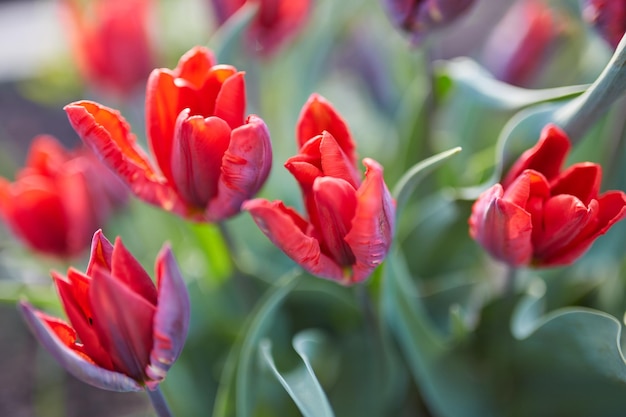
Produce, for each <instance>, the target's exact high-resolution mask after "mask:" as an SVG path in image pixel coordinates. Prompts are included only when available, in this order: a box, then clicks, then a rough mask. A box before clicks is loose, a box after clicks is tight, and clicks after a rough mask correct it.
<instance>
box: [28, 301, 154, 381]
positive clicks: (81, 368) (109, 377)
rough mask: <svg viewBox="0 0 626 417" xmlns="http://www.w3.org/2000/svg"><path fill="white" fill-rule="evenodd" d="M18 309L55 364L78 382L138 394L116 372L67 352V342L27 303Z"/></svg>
mask: <svg viewBox="0 0 626 417" xmlns="http://www.w3.org/2000/svg"><path fill="white" fill-rule="evenodd" d="M19 309H20V311H21V312H22V315H23V316H24V319H25V320H26V322H27V323H28V326H29V327H30V329H31V331H32V332H33V334H34V335H35V337H36V338H37V340H38V341H39V342H40V343H41V344H42V345H43V346H44V347H45V348H46V350H47V351H48V352H50V354H51V355H52V356H54V358H55V359H56V360H57V361H58V362H59V364H60V365H61V366H62V367H63V368H64V369H65V370H67V371H68V372H69V373H70V374H72V375H74V376H75V377H76V378H78V379H80V380H81V381H83V382H85V383H87V384H89V385H92V386H94V387H97V388H101V389H105V390H109V391H119V392H127V391H141V390H142V387H141V386H140V385H139V384H138V383H137V382H136V381H134V380H133V379H131V378H129V377H127V376H126V375H123V374H121V373H119V372H113V371H108V370H106V369H104V368H101V367H99V366H97V365H94V364H93V363H91V362H90V361H89V360H87V359H86V358H85V357H84V356H82V355H80V354H79V353H78V352H76V351H75V350H73V349H71V348H70V347H69V346H68V344H67V342H68V340H67V339H66V340H62V339H61V337H60V336H59V334H57V333H55V332H54V331H53V330H52V329H51V327H50V325H48V324H47V323H46V320H45V318H44V317H45V315H43V313H40V312H38V311H37V310H35V309H34V308H33V307H32V306H31V305H30V304H29V303H27V302H25V301H21V302H20V304H19Z"/></svg>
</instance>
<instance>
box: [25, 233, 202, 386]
mask: <svg viewBox="0 0 626 417" xmlns="http://www.w3.org/2000/svg"><path fill="white" fill-rule="evenodd" d="M155 269H156V279H157V285H156V286H155V285H154V283H153V282H152V280H151V279H150V277H149V276H148V274H147V273H146V271H145V270H144V269H143V268H142V267H141V265H140V264H139V262H138V261H137V260H136V259H135V258H134V257H133V255H132V254H131V253H130V252H128V250H127V249H126V248H125V247H124V245H123V244H122V241H121V239H119V238H117V239H116V241H115V244H114V245H112V244H111V243H110V242H109V241H108V240H107V239H106V238H105V237H104V235H103V234H102V232H101V231H97V232H96V233H95V234H94V237H93V241H92V246H91V257H90V259H89V264H88V266H87V271H86V272H85V273H82V272H79V271H77V270H76V269H74V268H70V269H69V270H68V273H67V276H62V275H60V274H58V273H56V272H53V273H52V277H53V279H54V283H55V285H56V288H57V291H58V293H59V296H60V298H61V301H62V304H63V307H64V309H65V313H66V314H67V317H68V319H69V322H70V323H69V324H68V323H66V322H65V321H63V320H61V319H58V318H55V317H52V316H49V315H47V314H46V313H43V312H41V311H38V310H36V309H35V308H33V307H32V306H31V305H30V304H29V303H28V302H25V301H24V302H22V303H21V304H20V308H21V311H22V313H23V315H24V318H25V319H26V321H27V323H28V325H29V326H30V328H31V330H32V331H33V333H34V334H35V337H36V338H37V339H38V340H39V342H40V343H41V344H42V345H43V346H44V347H45V348H46V349H47V350H48V351H49V352H50V353H51V354H52V355H53V356H54V357H55V359H56V360H57V361H59V363H60V364H61V365H62V366H63V367H64V368H65V369H66V370H67V371H68V372H69V373H71V374H72V375H74V376H75V377H76V378H78V379H80V380H81V381H83V382H85V383H87V384H90V385H93V386H95V387H98V388H102V389H106V390H111V391H139V390H141V389H144V388H145V387H147V388H148V389H151V390H152V389H156V387H157V385H158V384H159V383H160V382H161V381H162V380H163V379H164V378H165V376H166V374H167V371H168V370H169V368H170V367H171V366H172V365H173V363H174V362H175V361H176V359H177V358H178V356H179V355H180V353H181V351H182V348H183V345H184V343H185V339H186V337H187V330H188V328H189V315H190V305H189V295H188V293H187V289H186V287H185V282H184V281H183V278H182V276H181V274H180V271H179V269H178V266H177V264H176V261H175V259H174V256H173V254H172V251H171V249H170V248H169V247H168V246H165V247H164V248H163V249H162V250H161V252H160V253H159V255H158V256H157V260H156V265H155Z"/></svg>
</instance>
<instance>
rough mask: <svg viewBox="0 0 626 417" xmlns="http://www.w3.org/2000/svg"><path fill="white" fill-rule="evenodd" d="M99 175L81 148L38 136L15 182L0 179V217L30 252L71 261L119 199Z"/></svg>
mask: <svg viewBox="0 0 626 417" xmlns="http://www.w3.org/2000/svg"><path fill="white" fill-rule="evenodd" d="M104 170H106V168H105V167H104V166H102V165H101V163H100V162H99V161H97V160H95V157H94V155H92V154H91V152H90V151H88V150H87V149H82V150H80V151H74V152H69V151H66V150H65V149H64V148H63V147H62V146H61V144H60V143H59V142H58V141H57V140H56V139H55V138H53V137H52V136H47V135H41V136H38V137H36V138H35V139H34V140H33V143H32V145H31V148H30V150H29V154H28V157H27V160H26V166H25V167H24V168H23V169H22V170H21V171H19V172H18V173H17V176H16V180H15V181H14V182H12V183H11V182H9V181H8V180H6V179H4V178H0V215H1V216H2V218H3V219H4V220H5V222H6V223H7V224H8V225H9V227H10V228H11V230H12V231H13V233H15V235H16V236H17V237H19V238H20V239H21V240H22V241H24V243H26V244H27V245H28V246H29V247H30V248H31V249H33V250H36V251H39V252H42V253H45V254H48V255H53V256H59V257H70V256H76V255H78V254H80V253H81V252H82V251H84V250H85V249H87V248H88V246H89V241H90V238H91V235H92V234H93V232H94V230H96V229H98V228H99V227H101V226H103V223H104V222H105V221H106V219H107V218H108V217H109V215H110V213H111V211H112V209H113V208H114V207H115V206H116V205H118V204H120V203H121V202H123V201H124V200H125V194H126V193H125V192H124V191H123V190H122V191H120V186H121V184H120V183H119V181H118V180H117V178H114V177H112V176H111V175H110V174H109V173H108V172H104V173H103V171H104ZM122 187H123V186H122Z"/></svg>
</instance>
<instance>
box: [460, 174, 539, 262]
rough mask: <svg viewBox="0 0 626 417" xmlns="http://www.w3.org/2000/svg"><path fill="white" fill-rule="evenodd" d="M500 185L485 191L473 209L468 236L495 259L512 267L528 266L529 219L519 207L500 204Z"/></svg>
mask: <svg viewBox="0 0 626 417" xmlns="http://www.w3.org/2000/svg"><path fill="white" fill-rule="evenodd" d="M502 196H503V190H502V186H501V185H500V184H495V185H494V186H493V187H491V188H490V189H488V190H487V191H485V192H484V193H483V194H481V195H480V196H479V197H478V200H476V202H475V203H474V206H473V207H472V215H471V217H470V221H469V223H470V234H471V236H472V237H473V238H474V239H475V240H476V241H477V242H478V243H480V245H481V246H482V247H483V248H485V250H486V251H487V252H489V253H490V254H491V255H492V256H493V257H494V258H496V259H498V260H500V261H503V262H506V263H507V264H509V265H511V266H522V265H526V264H528V263H529V262H530V260H531V259H532V255H533V247H532V244H531V233H532V229H533V226H532V219H531V216H530V214H529V213H528V212H527V211H526V210H524V209H523V208H522V207H520V206H518V205H516V204H513V203H511V202H509V201H506V200H503V199H502Z"/></svg>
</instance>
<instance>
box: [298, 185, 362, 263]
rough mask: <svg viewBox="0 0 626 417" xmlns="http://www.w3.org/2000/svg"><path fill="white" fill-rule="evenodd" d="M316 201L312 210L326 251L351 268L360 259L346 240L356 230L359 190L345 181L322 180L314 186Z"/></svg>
mask: <svg viewBox="0 0 626 417" xmlns="http://www.w3.org/2000/svg"><path fill="white" fill-rule="evenodd" d="M313 200H314V201H315V204H313V205H312V206H313V207H312V208H313V209H314V210H315V218H316V219H317V221H318V223H316V224H315V228H316V230H317V234H318V236H320V246H321V248H322V251H323V252H324V253H326V254H327V255H329V256H330V257H331V258H332V259H333V260H334V261H335V262H336V263H337V264H339V265H341V266H343V267H347V266H351V265H352V264H354V262H355V261H356V259H355V257H354V254H353V253H352V249H350V246H349V245H348V243H347V242H346V241H345V240H344V237H345V236H346V235H347V234H348V232H349V231H350V229H351V228H352V219H353V218H354V214H355V211H356V206H357V197H356V189H355V188H354V187H353V186H352V185H350V184H349V183H348V182H346V181H344V180H342V179H339V178H332V177H320V178H318V179H316V180H315V183H314V184H313ZM309 214H311V213H309Z"/></svg>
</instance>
